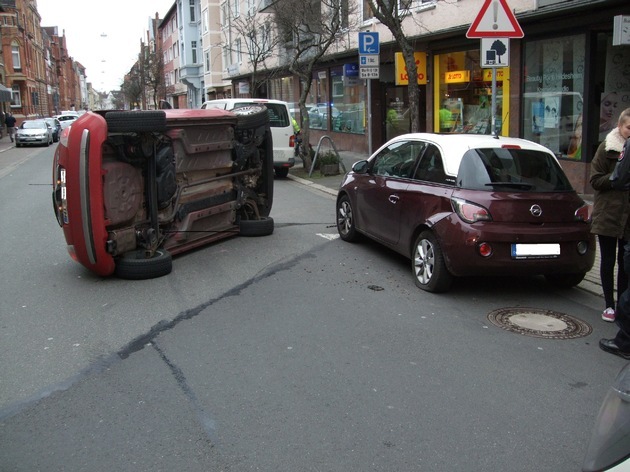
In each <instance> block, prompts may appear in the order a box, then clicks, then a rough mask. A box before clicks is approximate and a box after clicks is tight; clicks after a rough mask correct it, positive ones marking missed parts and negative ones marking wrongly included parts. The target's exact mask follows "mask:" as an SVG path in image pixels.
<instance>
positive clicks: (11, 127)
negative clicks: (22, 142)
mask: <svg viewBox="0 0 630 472" xmlns="http://www.w3.org/2000/svg"><path fill="white" fill-rule="evenodd" d="M4 124H6V125H7V133H9V137H10V138H11V142H13V133H15V117H14V116H13V115H12V114H11V113H8V114H7V117H6V119H5V120H4Z"/></svg>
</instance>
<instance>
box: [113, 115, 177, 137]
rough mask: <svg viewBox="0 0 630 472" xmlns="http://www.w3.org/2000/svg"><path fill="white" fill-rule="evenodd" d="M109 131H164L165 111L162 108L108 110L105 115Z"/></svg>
mask: <svg viewBox="0 0 630 472" xmlns="http://www.w3.org/2000/svg"><path fill="white" fill-rule="evenodd" d="M105 121H106V122H107V130H108V132H110V133H129V132H136V133H142V132H162V131H166V113H164V111H163V110H146V111H110V112H108V113H107V114H106V115H105Z"/></svg>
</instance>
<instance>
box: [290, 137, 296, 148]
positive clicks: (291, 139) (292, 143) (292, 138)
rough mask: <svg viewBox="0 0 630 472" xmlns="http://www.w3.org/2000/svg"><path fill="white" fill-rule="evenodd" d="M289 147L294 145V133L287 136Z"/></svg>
mask: <svg viewBox="0 0 630 472" xmlns="http://www.w3.org/2000/svg"><path fill="white" fill-rule="evenodd" d="M289 147H295V135H294V134H292V135H291V137H290V138H289Z"/></svg>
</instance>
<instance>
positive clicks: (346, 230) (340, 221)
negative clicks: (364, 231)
mask: <svg viewBox="0 0 630 472" xmlns="http://www.w3.org/2000/svg"><path fill="white" fill-rule="evenodd" d="M337 231H338V232H339V236H340V237H341V239H343V240H344V241H348V242H350V243H352V242H355V241H358V240H359V233H358V232H357V230H356V228H355V226H354V212H353V210H352V203H350V198H348V196H347V195H344V196H342V197H341V198H340V199H339V200H338V201H337Z"/></svg>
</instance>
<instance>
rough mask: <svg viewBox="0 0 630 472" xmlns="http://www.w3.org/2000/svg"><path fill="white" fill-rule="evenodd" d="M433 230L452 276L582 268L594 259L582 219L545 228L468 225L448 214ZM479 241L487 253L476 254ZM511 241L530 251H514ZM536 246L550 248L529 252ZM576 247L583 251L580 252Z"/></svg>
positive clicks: (592, 244)
mask: <svg viewBox="0 0 630 472" xmlns="http://www.w3.org/2000/svg"><path fill="white" fill-rule="evenodd" d="M434 231H435V232H436V234H437V236H438V238H439V241H440V243H441V246H442V250H443V253H444V256H445V259H446V264H447V267H448V269H449V271H450V272H451V273H452V274H453V275H455V276H470V275H539V274H568V273H572V274H573V273H586V272H588V271H589V270H590V269H591V267H592V266H593V263H594V261H595V251H596V244H595V238H594V236H593V235H592V234H591V233H590V229H589V226H588V225H587V224H586V223H582V222H576V223H574V224H558V225H546V226H544V227H541V226H533V225H525V224H511V225H503V224H497V223H493V222H490V223H482V222H477V223H473V224H467V223H464V222H463V221H462V220H460V219H459V218H458V217H457V215H455V214H452V215H451V216H450V217H448V218H445V219H443V220H441V221H440V222H439V223H438V224H437V225H436V226H435V227H434ZM483 243H486V244H488V245H489V246H487V247H489V248H490V254H489V255H487V256H482V255H481V251H480V247H481V245H482V244H483ZM579 243H582V245H581V246H579ZM516 244H518V245H519V247H520V248H523V247H525V248H531V251H527V253H526V254H525V255H523V254H518V253H515V249H516V246H515V245H516ZM541 245H545V246H544V247H545V248H550V249H549V250H547V249H546V250H543V251H540V252H542V254H534V253H535V252H537V251H538V248H541V247H543V246H541ZM580 247H582V248H584V247H585V248H586V250H583V253H580V250H579V248H580ZM556 251H557V252H559V253H558V254H556V253H555V252H556Z"/></svg>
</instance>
